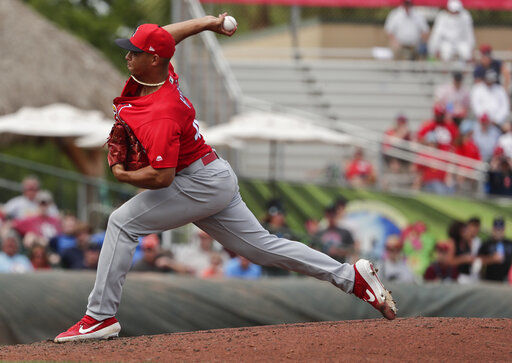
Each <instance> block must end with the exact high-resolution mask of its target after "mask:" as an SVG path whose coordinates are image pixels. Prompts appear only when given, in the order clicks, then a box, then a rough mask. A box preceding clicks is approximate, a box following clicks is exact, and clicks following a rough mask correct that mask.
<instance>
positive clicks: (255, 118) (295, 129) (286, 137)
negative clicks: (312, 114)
mask: <svg viewBox="0 0 512 363" xmlns="http://www.w3.org/2000/svg"><path fill="white" fill-rule="evenodd" d="M207 137H208V138H219V139H222V138H224V139H232V140H239V141H251V140H260V141H275V142H284V143H290V142H303V143H321V144H335V145H345V144H349V143H351V142H352V138H351V137H350V136H348V135H346V134H342V133H340V132H338V131H334V130H331V129H328V128H325V127H322V126H317V125H315V124H313V123H311V122H309V121H306V120H303V119H301V118H298V117H294V116H289V115H284V114H279V113H269V112H247V113H242V114H239V115H236V116H234V117H233V118H232V119H231V121H230V122H228V123H225V124H222V125H219V126H214V127H210V128H209V129H208V132H207ZM208 138H206V142H209V139H208Z"/></svg>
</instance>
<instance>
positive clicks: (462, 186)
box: [455, 120, 482, 191]
mask: <svg viewBox="0 0 512 363" xmlns="http://www.w3.org/2000/svg"><path fill="white" fill-rule="evenodd" d="M473 127H474V124H473V122H472V121H470V120H465V121H464V122H462V123H461V124H460V126H459V132H460V134H459V136H458V137H457V139H456V140H455V153H456V154H457V155H460V156H464V157H466V158H470V159H474V160H482V157H481V156H480V151H479V150H478V146H476V144H475V142H474V140H473ZM460 168H466V169H468V167H467V166H463V165H460ZM456 180H457V188H458V189H459V190H465V191H471V190H475V188H476V187H477V184H476V182H475V181H474V180H471V179H468V178H466V177H464V176H462V175H457V177H456Z"/></svg>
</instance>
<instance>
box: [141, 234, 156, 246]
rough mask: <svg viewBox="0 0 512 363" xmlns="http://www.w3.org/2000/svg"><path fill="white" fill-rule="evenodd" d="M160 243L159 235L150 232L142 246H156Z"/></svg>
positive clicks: (143, 240)
mask: <svg viewBox="0 0 512 363" xmlns="http://www.w3.org/2000/svg"><path fill="white" fill-rule="evenodd" d="M159 244H160V241H159V240H158V236H157V235H156V234H149V235H147V236H146V237H144V238H143V239H142V243H141V247H142V248H151V249H152V248H155V247H156V246H158V245H159Z"/></svg>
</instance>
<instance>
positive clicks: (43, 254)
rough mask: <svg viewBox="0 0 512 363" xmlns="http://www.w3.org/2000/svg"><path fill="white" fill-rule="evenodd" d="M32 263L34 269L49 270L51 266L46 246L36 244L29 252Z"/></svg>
mask: <svg viewBox="0 0 512 363" xmlns="http://www.w3.org/2000/svg"><path fill="white" fill-rule="evenodd" d="M29 258H30V263H31V264H32V267H33V268H34V270H48V269H50V268H51V265H50V261H49V259H48V252H47V251H46V247H44V246H41V245H38V244H36V245H34V246H32V249H31V250H30V253H29Z"/></svg>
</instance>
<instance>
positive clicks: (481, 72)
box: [473, 44, 510, 92]
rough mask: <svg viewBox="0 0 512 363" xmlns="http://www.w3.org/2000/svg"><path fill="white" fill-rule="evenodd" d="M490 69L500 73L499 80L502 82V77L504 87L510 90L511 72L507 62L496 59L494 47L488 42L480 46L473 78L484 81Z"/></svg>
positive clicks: (476, 80)
mask: <svg viewBox="0 0 512 363" xmlns="http://www.w3.org/2000/svg"><path fill="white" fill-rule="evenodd" d="M488 69H492V70H494V71H495V72H496V74H498V79H497V82H498V83H500V77H501V78H502V79H503V87H504V88H505V91H507V92H508V90H509V89H510V72H509V70H508V67H507V65H506V63H504V62H502V61H500V60H498V59H495V58H494V57H493V56H492V47H491V46H490V45H488V44H482V45H481V46H480V59H479V61H478V63H477V64H476V66H475V70H474V72H473V78H474V79H475V82H483V81H484V78H485V72H486V71H487V70H488Z"/></svg>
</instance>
